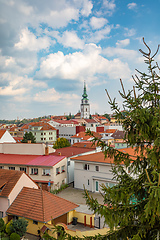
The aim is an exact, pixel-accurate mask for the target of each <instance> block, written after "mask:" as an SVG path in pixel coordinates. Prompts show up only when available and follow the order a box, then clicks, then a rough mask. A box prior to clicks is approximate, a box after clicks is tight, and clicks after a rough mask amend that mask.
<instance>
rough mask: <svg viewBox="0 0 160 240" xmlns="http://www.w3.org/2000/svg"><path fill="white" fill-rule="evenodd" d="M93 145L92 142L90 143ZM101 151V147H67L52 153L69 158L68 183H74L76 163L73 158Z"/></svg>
mask: <svg viewBox="0 0 160 240" xmlns="http://www.w3.org/2000/svg"><path fill="white" fill-rule="evenodd" d="M89 143H90V144H92V143H91V142H89ZM98 151H101V148H100V147H96V146H93V147H91V146H90V147H84V146H81V147H77V146H76V147H73V146H71V147H65V148H60V149H57V150H56V152H54V153H52V154H51V155H53V156H65V157H66V158H67V170H66V171H67V183H72V182H74V161H71V157H73V156H74V157H76V156H82V155H84V154H92V153H95V152H98Z"/></svg>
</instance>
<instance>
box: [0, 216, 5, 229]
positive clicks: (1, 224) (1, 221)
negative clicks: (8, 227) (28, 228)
mask: <svg viewBox="0 0 160 240" xmlns="http://www.w3.org/2000/svg"><path fill="white" fill-rule="evenodd" d="M4 230H5V223H4V221H3V219H2V218H0V232H4Z"/></svg>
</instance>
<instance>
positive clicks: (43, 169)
mask: <svg viewBox="0 0 160 240" xmlns="http://www.w3.org/2000/svg"><path fill="white" fill-rule="evenodd" d="M0 168H1V169H9V170H19V171H24V172H26V173H27V174H28V175H29V176H30V177H31V178H32V179H33V180H34V181H35V182H36V183H37V184H38V185H39V186H40V187H41V188H42V189H46V190H54V189H57V188H59V187H60V186H61V184H63V183H66V182H67V159H66V157H65V156H53V155H22V154H2V153H0Z"/></svg>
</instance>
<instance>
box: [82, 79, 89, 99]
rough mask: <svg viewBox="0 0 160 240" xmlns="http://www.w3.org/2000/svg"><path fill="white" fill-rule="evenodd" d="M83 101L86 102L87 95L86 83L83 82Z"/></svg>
mask: <svg viewBox="0 0 160 240" xmlns="http://www.w3.org/2000/svg"><path fill="white" fill-rule="evenodd" d="M82 97H83V100H88V98H87V97H88V95H87V91H86V82H85V81H84V89H83V95H82Z"/></svg>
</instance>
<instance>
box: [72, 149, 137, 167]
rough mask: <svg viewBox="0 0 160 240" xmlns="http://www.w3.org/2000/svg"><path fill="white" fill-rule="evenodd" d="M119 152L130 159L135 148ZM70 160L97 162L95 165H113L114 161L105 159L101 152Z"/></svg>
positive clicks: (133, 154)
mask: <svg viewBox="0 0 160 240" xmlns="http://www.w3.org/2000/svg"><path fill="white" fill-rule="evenodd" d="M119 151H121V152H123V153H128V154H129V155H130V156H132V157H133V156H136V154H135V148H123V149H119ZM71 160H79V161H87V162H97V163H98V162H99V163H104V164H108V163H114V159H113V158H109V157H107V158H105V157H104V153H103V152H98V153H93V154H89V155H82V156H78V157H73V158H71Z"/></svg>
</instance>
